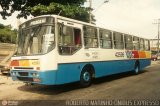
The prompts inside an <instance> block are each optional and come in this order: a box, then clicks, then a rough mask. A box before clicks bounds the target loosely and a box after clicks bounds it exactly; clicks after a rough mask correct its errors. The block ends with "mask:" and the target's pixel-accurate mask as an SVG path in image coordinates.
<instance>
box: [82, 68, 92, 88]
mask: <svg viewBox="0 0 160 106" xmlns="http://www.w3.org/2000/svg"><path fill="white" fill-rule="evenodd" d="M91 83H92V68H91V67H84V68H83V70H82V72H81V76H80V85H81V87H88V86H90V85H91Z"/></svg>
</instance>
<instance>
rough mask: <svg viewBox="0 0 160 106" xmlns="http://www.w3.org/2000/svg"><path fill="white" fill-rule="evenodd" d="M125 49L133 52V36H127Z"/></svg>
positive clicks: (125, 37)
mask: <svg viewBox="0 0 160 106" xmlns="http://www.w3.org/2000/svg"><path fill="white" fill-rule="evenodd" d="M124 39H125V48H126V50H133V40H132V36H131V35H125V36H124Z"/></svg>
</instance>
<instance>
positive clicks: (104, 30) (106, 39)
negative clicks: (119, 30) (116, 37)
mask: <svg viewBox="0 0 160 106" xmlns="http://www.w3.org/2000/svg"><path fill="white" fill-rule="evenodd" d="M101 34H102V35H101ZM104 34H107V35H108V36H109V37H108V38H107V37H106V36H104ZM112 38H113V36H112V32H111V31H110V30H106V29H99V40H100V48H102V49H112V48H113V41H112ZM104 41H105V42H106V41H107V42H109V41H110V45H109V46H107V47H104V46H103V44H104V43H103V42H104ZM108 44H109V43H108Z"/></svg>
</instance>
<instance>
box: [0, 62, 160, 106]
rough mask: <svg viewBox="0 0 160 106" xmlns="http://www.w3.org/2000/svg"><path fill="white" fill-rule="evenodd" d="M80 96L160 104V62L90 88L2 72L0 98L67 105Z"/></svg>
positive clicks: (114, 77) (32, 103)
mask: <svg viewBox="0 0 160 106" xmlns="http://www.w3.org/2000/svg"><path fill="white" fill-rule="evenodd" d="M77 99H80V100H155V101H154V102H156V103H157V104H156V105H159V102H158V101H157V100H160V62H153V63H152V65H151V66H150V67H148V68H145V71H144V72H142V73H140V74H138V75H133V74H132V73H123V74H118V75H112V76H108V77H104V78H99V79H96V80H95V81H94V83H93V84H92V86H90V87H88V88H80V87H79V86H78V84H77V83H72V84H67V85H61V86H42V85H29V86H27V85H25V84H24V83H22V82H18V81H12V80H11V78H10V77H7V76H4V75H0V100H5V101H7V102H11V104H12V105H13V103H15V104H16V103H17V104H18V105H26V106H28V105H34V106H36V105H37V106H38V105H46V102H49V103H50V102H54V103H52V104H54V105H63V106H64V105H66V104H67V103H68V105H71V104H72V105H75V104H74V103H75V102H67V101H66V100H77ZM25 100H29V101H25ZM33 100H34V101H33ZM47 100H49V101H47ZM53 100H55V101H53ZM60 100H62V101H60ZM0 102H1V101H0ZM3 102H4V101H3ZM83 102H84V101H83ZM76 103H77V102H76ZM81 103H82V102H81ZM0 105H1V103H0Z"/></svg>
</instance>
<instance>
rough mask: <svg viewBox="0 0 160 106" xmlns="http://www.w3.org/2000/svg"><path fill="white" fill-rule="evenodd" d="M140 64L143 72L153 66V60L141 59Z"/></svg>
mask: <svg viewBox="0 0 160 106" xmlns="http://www.w3.org/2000/svg"><path fill="white" fill-rule="evenodd" d="M139 63H140V70H141V71H143V69H144V68H145V67H147V66H149V65H151V59H141V60H139Z"/></svg>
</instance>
